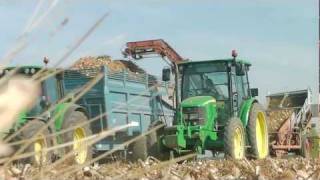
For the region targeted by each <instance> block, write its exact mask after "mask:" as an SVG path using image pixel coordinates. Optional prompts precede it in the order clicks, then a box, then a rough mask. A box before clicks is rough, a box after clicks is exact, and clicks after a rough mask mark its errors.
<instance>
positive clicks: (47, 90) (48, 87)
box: [41, 76, 63, 107]
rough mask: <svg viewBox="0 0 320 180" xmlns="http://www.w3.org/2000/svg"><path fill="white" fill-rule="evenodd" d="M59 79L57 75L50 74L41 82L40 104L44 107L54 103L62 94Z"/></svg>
mask: <svg viewBox="0 0 320 180" xmlns="http://www.w3.org/2000/svg"><path fill="white" fill-rule="evenodd" d="M60 82H61V81H60V80H59V78H57V76H51V77H49V78H48V79H46V80H45V81H43V82H42V84H41V88H42V106H43V107H46V106H49V105H51V104H54V103H56V102H57V101H58V100H59V99H60V98H62V96H63V92H62V90H63V89H62V88H61V83H60Z"/></svg>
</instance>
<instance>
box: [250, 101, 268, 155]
mask: <svg viewBox="0 0 320 180" xmlns="http://www.w3.org/2000/svg"><path fill="white" fill-rule="evenodd" d="M247 134H248V140H249V144H250V147H251V148H250V152H251V153H252V155H253V156H254V157H255V158H256V159H263V158H266V157H267V156H268V155H269V136H268V125H267V120H266V114H265V112H264V110H263V108H262V106H261V105H260V104H259V103H254V104H253V105H252V107H251V111H250V115H249V122H248V125H247Z"/></svg>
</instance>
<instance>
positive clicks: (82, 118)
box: [1, 66, 91, 165]
mask: <svg viewBox="0 0 320 180" xmlns="http://www.w3.org/2000/svg"><path fill="white" fill-rule="evenodd" d="M15 69H16V68H15V67H9V68H5V69H3V70H2V71H1V72H2V73H1V77H5V76H7V75H8V74H10V72H11V71H15ZM17 69H18V71H17V74H18V75H22V76H25V77H30V78H31V77H32V76H33V75H35V74H36V73H37V72H39V71H42V74H43V76H45V75H48V74H50V73H55V72H56V71H57V69H47V68H45V69H43V68H42V67H38V66H23V67H17ZM43 76H42V77H43ZM8 81H10V79H9V80H8ZM40 86H41V94H40V96H38V100H37V102H36V103H35V105H34V107H32V109H31V110H28V111H26V112H24V113H21V114H20V116H19V118H18V120H17V121H16V122H15V124H14V125H13V127H12V128H11V129H10V130H9V132H6V133H7V135H6V137H5V138H4V139H5V140H7V141H9V142H13V143H14V142H18V141H25V140H28V139H30V138H35V140H34V141H33V142H32V143H31V145H30V146H29V147H27V149H26V150H25V152H34V153H35V155H34V156H32V157H30V158H26V159H23V160H22V161H23V162H32V163H34V164H37V165H40V164H47V163H50V162H51V160H52V158H54V157H56V156H60V157H61V156H63V154H64V153H68V152H70V151H71V150H74V151H75V152H76V153H75V155H74V157H73V158H72V161H73V162H75V163H79V164H82V163H84V162H85V161H86V160H87V159H88V158H90V156H91V154H90V150H89V147H87V146H83V142H80V141H79V140H80V139H82V138H85V137H86V136H90V135H91V130H90V127H89V126H90V125H89V124H87V125H84V126H82V127H79V128H74V129H73V130H72V129H71V128H72V127H74V126H75V125H76V124H79V123H84V122H86V121H88V117H87V115H86V111H85V109H84V108H83V107H81V106H79V105H77V104H75V103H72V102H71V99H69V100H66V101H65V102H61V103H60V102H59V100H60V99H61V98H63V97H64V88H63V83H62V73H57V74H56V75H53V76H48V78H47V79H45V80H43V81H42V82H41V84H40ZM30 93H32V92H30ZM51 105H54V108H53V109H50V106H51ZM51 118H53V120H54V122H53V123H51V124H50V125H49V127H48V128H46V129H45V130H44V131H42V132H41V133H40V134H39V135H38V136H37V137H33V136H34V135H35V133H37V131H38V130H39V129H40V128H42V127H43V126H45V125H46V123H47V122H48V121H49V120H50V119H51ZM20 129H21V130H20ZM64 129H71V131H68V132H66V133H64V134H61V135H57V136H48V135H49V134H54V133H56V132H59V131H61V130H64ZM18 130H20V133H18V134H17V135H16V136H12V134H14V133H15V132H17V131H18ZM70 141H74V144H73V146H68V147H66V148H62V149H60V150H59V151H49V152H46V151H43V149H44V148H48V147H51V146H54V145H57V144H61V143H66V142H70ZM15 147H16V148H18V147H21V144H16V145H14V148H15Z"/></svg>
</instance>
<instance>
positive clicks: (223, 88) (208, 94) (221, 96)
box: [178, 59, 257, 125]
mask: <svg viewBox="0 0 320 180" xmlns="http://www.w3.org/2000/svg"><path fill="white" fill-rule="evenodd" d="M250 65H251V64H249V63H247V62H244V61H235V60H234V59H225V60H211V61H201V62H197V61H194V62H187V63H181V64H179V67H178V68H179V74H181V102H182V108H184V106H186V107H185V108H187V109H192V108H202V106H205V105H206V104H207V103H208V102H210V101H214V102H216V105H217V110H218V111H219V113H218V115H219V116H218V121H219V124H222V125H223V124H224V122H225V120H226V119H229V118H230V117H232V116H237V115H238V112H239V111H240V107H241V105H242V104H243V102H244V101H246V100H248V99H250V98H251V97H252V96H254V95H257V92H256V91H257V90H256V89H254V90H252V91H250V87H249V81H248V70H249V67H250ZM199 99H202V101H201V102H199V101H198V100H199ZM190 103H191V104H190ZM192 104H193V105H192ZM192 106H193V107H192ZM183 111H184V110H183ZM185 111H188V110H185Z"/></svg>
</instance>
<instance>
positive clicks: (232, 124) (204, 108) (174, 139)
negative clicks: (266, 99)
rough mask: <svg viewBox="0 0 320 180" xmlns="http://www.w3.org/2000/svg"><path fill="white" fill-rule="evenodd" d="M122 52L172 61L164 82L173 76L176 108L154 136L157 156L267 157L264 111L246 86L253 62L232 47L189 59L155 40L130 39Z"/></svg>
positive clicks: (266, 130) (164, 72)
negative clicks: (224, 54) (225, 54)
mask: <svg viewBox="0 0 320 180" xmlns="http://www.w3.org/2000/svg"><path fill="white" fill-rule="evenodd" d="M124 54H125V55H126V56H131V57H132V58H133V59H136V60H139V59H141V58H143V57H145V55H150V54H158V55H160V56H161V57H162V58H164V60H169V61H170V62H171V64H170V65H171V67H169V68H165V69H163V72H162V80H163V81H170V78H171V77H172V74H173V76H174V77H175V78H174V84H175V88H174V89H175V93H174V95H173V96H175V98H171V99H172V100H173V103H172V104H175V111H176V112H175V118H174V122H173V125H172V126H170V125H167V126H166V127H165V128H164V129H163V130H162V131H161V132H160V134H158V136H160V137H158V139H159V142H160V143H159V144H160V145H159V149H160V151H161V152H160V154H168V152H174V153H173V154H178V155H179V154H184V153H189V152H198V153H204V152H205V150H211V151H212V152H213V153H216V152H219V151H224V152H225V154H226V155H227V156H229V157H231V158H234V159H241V158H244V157H245V156H246V155H248V156H250V157H253V158H257V159H262V158H265V157H267V156H268V154H269V145H268V127H267V120H266V114H265V111H264V110H263V108H262V106H261V105H260V104H259V102H258V101H257V100H256V99H255V98H254V97H255V96H257V95H258V89H256V88H253V89H250V84H249V78H248V71H249V67H250V66H251V64H250V63H248V62H245V61H242V60H238V59H236V56H237V53H236V52H235V51H233V52H232V56H233V58H230V59H222V60H209V61H187V60H184V59H182V58H181V56H180V55H178V54H177V53H176V52H175V51H174V50H173V48H172V47H170V46H169V45H168V44H167V43H166V42H164V41H163V40H161V39H158V40H147V41H138V42H129V43H127V48H126V49H125V52H124ZM172 72H173V73H172ZM170 154H172V153H170Z"/></svg>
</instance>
